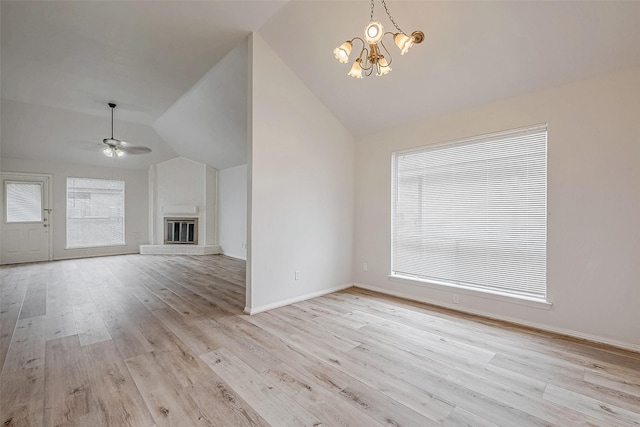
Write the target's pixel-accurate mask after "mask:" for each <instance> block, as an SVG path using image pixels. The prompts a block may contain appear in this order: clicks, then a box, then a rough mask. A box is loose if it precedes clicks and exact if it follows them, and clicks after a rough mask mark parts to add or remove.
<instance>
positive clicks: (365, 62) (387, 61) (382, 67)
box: [333, 0, 424, 79]
mask: <svg viewBox="0 0 640 427" xmlns="http://www.w3.org/2000/svg"><path fill="white" fill-rule="evenodd" d="M381 3H382V6H384V10H385V12H386V13H387V16H388V17H389V20H390V21H391V23H392V24H393V26H394V27H395V28H396V30H398V32H397V33H395V34H394V33H391V32H386V33H385V31H384V27H383V26H382V24H381V23H380V22H379V21H374V20H373V11H374V7H375V3H374V0H371V16H370V18H369V24H368V25H367V26H366V27H365V28H364V39H362V38H360V37H354V38H353V39H351V40H347V41H346V42H344V43H342V44H341V45H340V46H338V47H337V48H335V49H334V50H333V54H334V55H335V57H336V59H337V60H338V61H339V62H341V63H343V64H346V63H347V62H348V61H349V55H350V54H351V49H352V48H353V41H354V40H359V41H360V42H361V43H362V49H361V50H360V54H359V55H358V58H356V60H355V62H354V63H353V66H352V67H351V71H349V73H348V75H349V76H351V77H356V78H359V79H361V78H363V77H364V75H365V74H366V75H367V76H370V75H371V74H372V73H373V72H374V71H375V72H376V75H377V76H384V75H385V74H388V73H389V72H390V71H391V67H390V65H391V61H392V59H391V53H390V52H389V51H388V50H387V47H386V46H385V45H384V43H383V42H382V39H383V37H384V36H386V35H387V34H389V35H391V36H392V38H393V41H394V43H395V44H396V46H398V49H400V54H401V55H404V54H405V53H407V51H408V50H409V48H410V47H411V46H413V45H414V44H418V43H422V41H423V40H424V33H423V32H422V31H414V32H413V33H411V35H410V36H408V35H407V34H406V33H405V32H404V31H402V30H401V29H400V27H398V24H396V21H394V20H393V17H392V16H391V13H389V9H388V8H387V4H386V3H385V0H381ZM383 52H384V54H383ZM385 55H386V56H385Z"/></svg>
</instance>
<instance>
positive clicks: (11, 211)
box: [5, 181, 42, 222]
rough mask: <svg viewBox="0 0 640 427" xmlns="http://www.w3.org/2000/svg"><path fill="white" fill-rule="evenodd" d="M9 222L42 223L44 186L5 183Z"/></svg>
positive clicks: (39, 184)
mask: <svg viewBox="0 0 640 427" xmlns="http://www.w3.org/2000/svg"><path fill="white" fill-rule="evenodd" d="M5 194H6V200H5V204H6V206H7V216H6V221H7V222H41V221H42V184H41V183H39V182H12V181H6V182H5Z"/></svg>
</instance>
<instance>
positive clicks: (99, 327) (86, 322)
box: [73, 303, 111, 346]
mask: <svg viewBox="0 0 640 427" xmlns="http://www.w3.org/2000/svg"><path fill="white" fill-rule="evenodd" d="M73 315H74V317H75V319H76V328H77V330H78V337H80V344H81V345H83V346H85V345H91V344H95V343H97V342H100V341H106V340H110V339H111V335H109V330H108V329H107V327H106V326H105V324H104V321H103V320H102V317H101V316H100V313H99V312H98V309H97V307H96V305H95V304H94V303H89V304H83V305H76V306H74V307H73Z"/></svg>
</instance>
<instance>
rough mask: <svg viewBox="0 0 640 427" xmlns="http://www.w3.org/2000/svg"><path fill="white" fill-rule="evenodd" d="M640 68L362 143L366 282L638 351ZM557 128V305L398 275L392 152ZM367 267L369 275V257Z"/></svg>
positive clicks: (552, 157) (361, 248) (359, 209)
mask: <svg viewBox="0 0 640 427" xmlns="http://www.w3.org/2000/svg"><path fill="white" fill-rule="evenodd" d="M639 117H640V68H634V69H628V70H626V71H622V72H618V73H615V74H610V75H606V76H601V77H599V78H595V79H590V80H586V81H581V82H577V83H574V84H570V85H566V86H562V87H558V88H555V89H552V90H546V91H540V92H536V93H532V94H529V95H526V96H522V97H517V98H513V99H508V100H504V101H501V102H496V103H492V104H490V105H487V106H485V107H482V108H478V109H473V110H469V111H463V112H459V113H456V114H452V115H448V116H446V117H442V118H438V119H434V120H429V121H423V122H419V123H414V124H410V125H406V126H403V127H400V128H396V129H392V130H388V131H386V132H383V133H379V134H375V135H370V136H368V137H363V138H358V140H357V142H356V159H357V160H356V163H357V166H356V214H355V224H356V229H355V236H356V237H355V242H356V245H355V257H354V273H355V280H356V282H357V283H360V284H363V285H366V286H369V287H374V288H377V289H380V290H384V291H386V292H391V293H395V294H399V295H403V296H407V297H410V298H414V299H418V300H423V301H427V302H432V303H435V304H440V305H445V306H451V307H454V308H456V309H460V310H466V311H470V312H477V313H482V314H487V315H490V316H492V317H497V318H504V319H510V320H514V321H517V322H521V323H525V324H530V325H537V326H542V327H544V328H547V329H552V330H557V331H560V332H566V333H571V334H573V335H579V336H583V337H588V338H591V339H596V340H600V341H604V342H610V343H613V344H617V345H623V346H627V347H632V348H636V349H640V309H639V307H640V306H639V301H640V190H639V189H640V166H639V165H640V119H639ZM545 122H546V123H548V125H549V127H548V214H549V217H548V232H547V240H548V243H547V287H548V299H549V301H551V302H552V303H553V306H552V308H551V309H550V310H543V309H539V308H534V307H528V306H523V305H517V304H513V303H509V302H504V301H498V300H495V299H492V298H485V297H480V296H476V295H471V294H462V295H461V296H460V304H459V305H453V304H452V292H450V291H448V290H443V289H441V288H429V287H425V286H417V285H409V284H401V283H396V282H392V281H390V280H389V279H388V278H387V275H388V274H389V273H390V269H391V262H390V259H391V254H390V248H391V241H390V223H391V217H390V215H391V214H390V206H391V200H390V194H391V153H392V152H393V151H395V150H399V149H404V148H409V147H415V146H421V145H427V144H433V143H439V142H443V141H449V140H453V139H458V138H464V137H469V136H473V135H480V134H485V133H490V132H495V131H500V130H505V129H513V128H518V127H524V126H528V125H534V124H539V123H545ZM363 263H367V264H368V267H369V268H368V271H366V272H365V271H363V268H362V264H363Z"/></svg>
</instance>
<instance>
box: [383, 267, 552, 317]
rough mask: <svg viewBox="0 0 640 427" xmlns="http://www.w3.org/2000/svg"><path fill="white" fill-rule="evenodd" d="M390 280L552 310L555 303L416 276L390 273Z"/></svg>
mask: <svg viewBox="0 0 640 427" xmlns="http://www.w3.org/2000/svg"><path fill="white" fill-rule="evenodd" d="M387 277H388V278H389V280H390V281H392V282H397V283H403V284H407V285H413V286H419V287H427V288H431V289H436V290H439V291H448V292H453V293H457V294H462V295H471V296H474V297H477V298H485V299H490V300H494V301H501V302H507V303H511V304H518V305H524V306H527V307H533V308H538V309H541V310H550V309H551V307H552V305H553V303H551V302H549V301H546V300H544V299H540V298H532V297H525V296H518V295H512V294H507V293H504V292H499V291H489V290H479V289H476V288H471V287H468V286H461V285H454V284H450V283H443V282H436V281H431V280H424V279H417V278H415V277H408V276H400V275H395V274H390V275H388V276H387Z"/></svg>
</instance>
